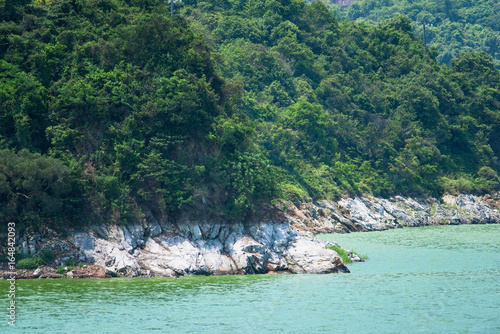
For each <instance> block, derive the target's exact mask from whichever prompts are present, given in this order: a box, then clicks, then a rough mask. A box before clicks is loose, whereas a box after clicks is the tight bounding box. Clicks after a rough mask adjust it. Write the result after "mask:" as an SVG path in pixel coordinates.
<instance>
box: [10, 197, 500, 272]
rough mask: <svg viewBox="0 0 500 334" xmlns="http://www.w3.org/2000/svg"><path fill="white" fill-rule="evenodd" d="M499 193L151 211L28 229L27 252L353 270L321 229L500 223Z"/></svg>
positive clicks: (63, 259) (194, 267) (113, 267)
mask: <svg viewBox="0 0 500 334" xmlns="http://www.w3.org/2000/svg"><path fill="white" fill-rule="evenodd" d="M498 198H499V196H498V194H497V195H495V196H488V197H487V198H485V200H486V201H485V200H483V199H481V198H479V197H476V196H472V195H459V196H444V197H443V198H442V199H441V201H438V200H436V199H433V198H420V199H419V198H417V199H415V198H405V197H400V196H395V197H391V198H388V199H384V198H376V197H371V198H367V197H356V198H343V199H341V200H339V201H319V202H315V203H303V204H300V205H298V206H295V205H294V204H292V203H283V212H282V215H280V217H281V218H280V220H279V221H276V220H275V221H272V220H268V221H267V222H260V223H247V224H244V223H229V222H220V221H210V219H208V218H204V219H203V220H201V221H198V222H196V221H192V220H189V219H184V220H182V222H178V223H169V222H162V223H161V224H160V223H158V222H156V221H155V220H154V219H150V220H149V221H148V220H146V221H144V222H143V223H141V224H135V225H127V226H122V225H120V226H117V225H94V226H88V227H86V228H85V230H82V231H79V232H70V233H69V234H68V235H67V236H65V237H62V236H60V235H58V234H57V233H55V232H54V231H52V230H50V229H47V230H46V231H44V232H43V233H29V232H27V233H25V234H23V235H22V236H20V238H19V242H18V244H19V251H20V252H24V253H29V254H40V253H41V252H42V251H43V250H45V249H50V250H52V251H53V252H54V253H56V254H57V259H56V260H55V261H54V264H55V265H56V266H63V265H64V266H70V267H71V268H73V266H74V263H76V262H80V263H81V262H87V263H93V264H94V266H92V268H94V267H95V268H100V270H98V271H95V270H94V271H92V273H93V272H95V274H96V275H98V276H96V277H102V276H104V275H106V276H108V277H109V276H111V277H114V276H171V277H177V276H185V275H228V274H263V273H270V272H279V273H285V272H286V273H335V272H348V271H349V270H348V269H347V268H346V267H345V265H344V263H343V262H342V260H341V259H340V258H339V256H338V254H337V253H336V252H335V251H333V250H331V249H325V246H326V243H325V242H324V241H322V240H320V239H317V238H315V237H314V236H313V233H349V232H357V231H381V230H387V229H391V228H401V227H413V226H428V225H443V224H490V223H500V213H499V211H498V209H497V208H498ZM493 204H495V205H493ZM351 258H352V256H351ZM354 260H355V261H356V260H357V259H355V258H354ZM359 260H360V259H359ZM88 268H91V267H88ZM88 268H87V269H88ZM68 270H70V274H67V276H68V275H69V276H72V277H89V275H92V273H90V272H89V270H85V269H82V268H77V267H74V268H73V269H72V270H71V269H68ZM47 274H50V275H56V273H52V272H47V273H42V272H36V273H26V275H31V276H33V277H35V276H36V275H39V276H40V277H45V276H44V275H47ZM51 277H52V276H51Z"/></svg>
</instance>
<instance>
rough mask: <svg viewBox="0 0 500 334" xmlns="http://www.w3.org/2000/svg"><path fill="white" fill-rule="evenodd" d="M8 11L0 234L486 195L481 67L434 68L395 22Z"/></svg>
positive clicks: (204, 7)
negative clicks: (308, 204)
mask: <svg viewBox="0 0 500 334" xmlns="http://www.w3.org/2000/svg"><path fill="white" fill-rule="evenodd" d="M10 1H11V2H9V0H7V2H6V6H5V7H4V8H3V9H2V12H1V19H2V22H1V23H0V30H1V31H2V34H1V36H2V37H1V38H2V43H1V46H0V67H1V71H0V105H1V106H2V111H1V113H0V149H2V151H1V152H0V154H1V155H2V157H3V158H2V159H0V200H1V203H2V205H3V204H6V209H4V210H1V211H0V219H1V220H2V221H9V220H10V221H19V222H22V223H23V224H25V225H28V226H29V225H31V226H35V225H39V223H36V222H40V224H43V223H46V224H52V225H54V226H56V225H58V224H59V225H61V224H62V222H64V221H67V222H72V223H76V222H77V221H79V220H82V219H83V220H85V219H87V220H92V221H102V222H105V221H113V222H117V223H118V222H121V223H126V222H133V221H139V220H141V219H143V217H144V214H146V213H148V214H152V215H154V216H155V217H157V218H158V219H166V217H168V216H172V215H176V214H179V213H181V212H186V211H190V210H193V209H195V208H199V207H204V208H206V209H208V210H211V211H212V212H213V213H214V214H218V215H222V216H225V217H229V218H230V219H245V218H247V217H249V216H250V215H252V214H254V213H255V212H256V211H258V209H259V208H261V207H264V206H265V205H266V204H267V203H269V202H271V201H273V200H276V199H291V200H294V201H305V200H311V199H325V198H335V197H338V196H341V195H343V194H351V195H353V194H374V195H389V194H396V193H405V194H432V195H440V194H442V193H444V192H474V193H484V192H488V191H492V190H494V189H498V185H499V178H498V171H499V169H500V165H499V163H498V159H497V157H498V156H499V154H500V137H498V136H497V135H495V134H496V133H498V131H499V130H500V104H499V102H498V101H500V72H499V71H498V70H497V69H496V68H495V63H494V59H493V58H492V56H491V55H489V54H487V53H485V52H479V53H471V52H464V53H461V54H460V55H459V56H458V57H456V58H453V59H452V60H451V62H450V65H440V62H439V53H438V52H437V51H436V50H435V49H432V48H431V49H429V50H426V49H425V48H424V45H423V42H422V40H421V38H420V37H419V36H418V35H416V34H415V33H414V32H413V31H412V21H411V20H410V19H409V18H408V17H406V16H396V17H393V18H390V19H388V20H385V21H383V22H381V23H380V24H378V25H368V24H366V23H364V22H359V21H351V20H346V21H337V19H336V18H335V15H334V14H333V13H332V12H331V11H330V10H329V8H328V7H327V6H326V5H325V4H324V3H323V2H320V1H315V2H313V3H311V4H306V3H305V2H304V1H301V0H264V1H262V0H259V1H256V0H255V1H254V0H247V1H231V0H213V1H190V0H186V1H183V2H182V3H177V4H176V6H177V7H176V15H175V16H174V17H170V11H169V10H170V8H169V7H168V6H165V5H164V4H163V2H161V1H156V0H154V1H153V0H141V1H121V0H59V1H51V2H48V1H45V2H43V1H36V2H33V3H32V2H22V1H19V0H10ZM16 1H17V2H16ZM51 184H53V186H51ZM63 184H64V187H63V186H62V185H63ZM28 198H30V199H31V201H30V200H28ZM35 198H37V199H36V200H34V199H35ZM56 213H57V214H56ZM35 216H36V217H38V218H37V219H38V220H36V221H35V220H31V218H29V217H35ZM23 217H24V218H23ZM26 217H28V218H26ZM63 225H64V224H63Z"/></svg>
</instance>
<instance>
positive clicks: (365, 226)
mask: <svg viewBox="0 0 500 334" xmlns="http://www.w3.org/2000/svg"><path fill="white" fill-rule="evenodd" d="M488 200H489V202H490V204H491V203H495V202H494V201H493V200H492V199H491V196H489V197H488ZM286 204H287V207H288V209H287V211H286V213H285V216H286V217H287V218H288V219H289V220H290V221H291V222H292V224H293V226H295V227H296V228H298V229H299V230H301V231H311V232H313V233H349V232H358V231H382V230H387V229H391V228H401V227H415V226H428V225H457V224H498V223H500V212H499V211H498V209H496V207H497V206H494V205H490V204H487V203H486V202H485V201H483V199H481V198H479V197H477V196H473V195H458V196H450V195H446V196H443V198H442V201H441V202H440V201H438V200H436V199H434V198H408V197H401V196H394V197H391V198H389V199H384V198H377V197H371V198H365V197H356V198H346V199H342V200H340V201H337V202H335V201H319V202H316V203H308V204H302V205H301V206H299V207H296V206H295V205H293V204H292V203H286Z"/></svg>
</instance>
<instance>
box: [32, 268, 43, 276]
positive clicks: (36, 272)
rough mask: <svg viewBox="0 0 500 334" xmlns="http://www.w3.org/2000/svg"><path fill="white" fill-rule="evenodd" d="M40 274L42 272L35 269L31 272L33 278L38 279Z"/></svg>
mask: <svg viewBox="0 0 500 334" xmlns="http://www.w3.org/2000/svg"><path fill="white" fill-rule="evenodd" d="M41 274H42V270H41V269H40V268H36V269H35V271H34V272H33V277H40V275H41Z"/></svg>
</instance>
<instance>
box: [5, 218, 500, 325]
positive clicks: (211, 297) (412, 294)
mask: <svg viewBox="0 0 500 334" xmlns="http://www.w3.org/2000/svg"><path fill="white" fill-rule="evenodd" d="M322 238H324V239H327V240H336V241H337V242H339V243H340V244H341V245H343V246H344V247H346V248H351V249H355V250H356V251H358V252H359V253H366V254H368V256H369V257H370V259H369V261H367V262H365V263H359V264H352V265H350V266H349V267H350V269H351V272H352V273H351V274H337V275H255V276H226V277H186V278H178V279H169V278H152V279H107V280H70V279H60V280H18V281H17V287H18V295H17V301H16V304H17V305H18V309H17V314H16V316H17V318H16V328H15V329H13V328H10V327H9V326H8V325H7V311H6V307H7V305H8V304H7V303H8V299H7V298H6V293H5V294H4V293H2V294H1V297H0V303H1V304H0V305H2V307H1V309H4V310H5V311H3V312H4V313H3V314H4V315H5V316H2V315H1V314H2V311H1V310H0V332H1V333H152V332H153V333H154V332H156V333H500V284H499V279H500V225H488V226H485V225H481V226H443V227H427V228H411V229H410V228H408V229H404V230H401V229H400V230H393V231H387V232H370V233H354V234H349V235H325V236H322ZM7 287H8V284H7V282H6V281H1V282H0V290H3V291H7ZM2 318H3V319H2Z"/></svg>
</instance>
